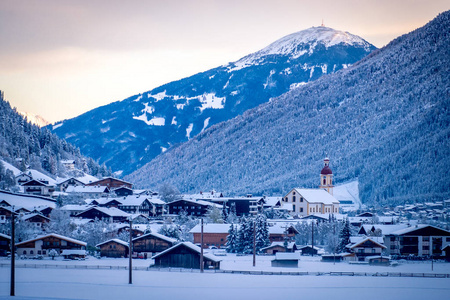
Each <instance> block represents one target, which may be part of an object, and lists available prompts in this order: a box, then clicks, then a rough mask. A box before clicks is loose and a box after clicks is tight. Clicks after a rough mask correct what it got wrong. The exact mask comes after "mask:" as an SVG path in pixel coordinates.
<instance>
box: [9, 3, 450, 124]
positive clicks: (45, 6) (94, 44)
mask: <svg viewBox="0 0 450 300" xmlns="http://www.w3.org/2000/svg"><path fill="white" fill-rule="evenodd" d="M448 9H450V2H449V1H448V0H403V1H396V0H376V1H374V0H307V1H303V0H297V1H294V0H274V1H268V0H267V1H266V0H236V1H235V0H223V1H214V0H209V1H207V0H204V1H202V0H155V1H154V0H146V1H145V0H142V1H136V0H131V1H130V0H127V1H123V0H104V1H95V0H73V1H65V0H20V1H18V0H0V90H3V91H4V93H5V98H6V100H8V101H9V102H10V103H11V105H12V106H15V107H17V109H18V110H20V111H26V112H30V113H34V114H38V115H41V116H42V117H44V118H45V119H47V120H48V121H50V122H56V121H59V120H63V119H68V118H72V117H75V116H78V115H80V114H82V113H84V112H86V111H88V110H91V109H93V108H96V107H98V106H101V105H105V104H108V103H111V102H113V101H117V100H123V99H125V98H127V97H129V96H132V95H135V94H138V93H142V92H145V91H148V90H151V89H153V88H156V87H158V86H160V85H162V84H164V83H168V82H170V81H173V80H178V79H181V78H184V77H187V76H190V75H194V74H195V73H198V72H201V71H206V70H208V69H211V68H214V67H217V66H220V65H223V64H226V63H228V62H231V61H236V60H238V59H239V58H241V57H243V56H245V55H247V54H250V53H253V52H255V51H257V50H259V49H261V48H264V47H265V46H267V45H269V44H270V43H272V42H274V41H275V40H277V39H279V38H281V37H283V36H285V35H288V34H290V33H293V32H297V31H300V30H303V29H306V28H309V27H312V26H319V25H320V24H321V23H322V19H323V20H324V23H325V26H327V27H331V28H334V29H338V30H343V31H348V32H350V33H352V34H356V35H359V36H361V37H362V38H364V39H365V40H367V41H368V42H370V43H372V44H374V45H375V46H377V47H382V46H384V45H386V44H387V43H388V42H389V41H391V40H392V39H394V38H396V37H398V36H400V35H402V34H405V33H408V32H410V31H412V30H414V29H416V28H418V27H421V26H423V25H425V24H426V23H427V22H428V21H430V20H431V19H433V18H434V17H435V16H436V15H437V14H439V13H440V12H443V11H445V10H448Z"/></svg>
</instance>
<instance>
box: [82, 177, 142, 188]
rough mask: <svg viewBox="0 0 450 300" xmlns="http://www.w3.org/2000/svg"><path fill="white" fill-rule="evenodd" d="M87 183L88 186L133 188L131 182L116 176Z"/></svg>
mask: <svg viewBox="0 0 450 300" xmlns="http://www.w3.org/2000/svg"><path fill="white" fill-rule="evenodd" d="M87 185H88V186H106V187H108V188H110V189H115V188H119V187H122V186H125V187H127V188H130V189H132V188H133V184H132V183H129V182H126V181H123V180H120V179H117V178H113V177H106V178H102V179H100V180H97V181H94V182H91V183H88V184H87Z"/></svg>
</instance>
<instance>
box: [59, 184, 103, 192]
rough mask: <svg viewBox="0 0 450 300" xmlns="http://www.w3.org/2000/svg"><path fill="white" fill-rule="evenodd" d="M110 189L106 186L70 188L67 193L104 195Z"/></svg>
mask: <svg viewBox="0 0 450 300" xmlns="http://www.w3.org/2000/svg"><path fill="white" fill-rule="evenodd" d="M107 189H108V188H107V187H105V186H95V185H93V186H68V187H67V189H66V193H85V194H89V193H96V194H97V193H104V192H105V190H107Z"/></svg>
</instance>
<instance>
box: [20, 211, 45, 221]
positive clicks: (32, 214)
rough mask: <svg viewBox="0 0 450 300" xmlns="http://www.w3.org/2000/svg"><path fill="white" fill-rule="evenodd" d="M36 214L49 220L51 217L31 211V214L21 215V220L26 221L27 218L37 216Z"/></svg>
mask: <svg viewBox="0 0 450 300" xmlns="http://www.w3.org/2000/svg"><path fill="white" fill-rule="evenodd" d="M36 216H39V217H41V218H43V219H46V220H47V221H50V218H47V217H46V216H43V215H41V214H39V213H31V214H26V215H23V216H22V217H21V220H24V221H26V220H28V219H31V218H33V217H36Z"/></svg>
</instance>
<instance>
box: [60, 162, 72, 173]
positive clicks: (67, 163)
mask: <svg viewBox="0 0 450 300" xmlns="http://www.w3.org/2000/svg"><path fill="white" fill-rule="evenodd" d="M60 162H61V164H62V165H63V166H64V167H65V168H66V170H69V171H71V170H75V160H73V159H63V160H61V161H60Z"/></svg>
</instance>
